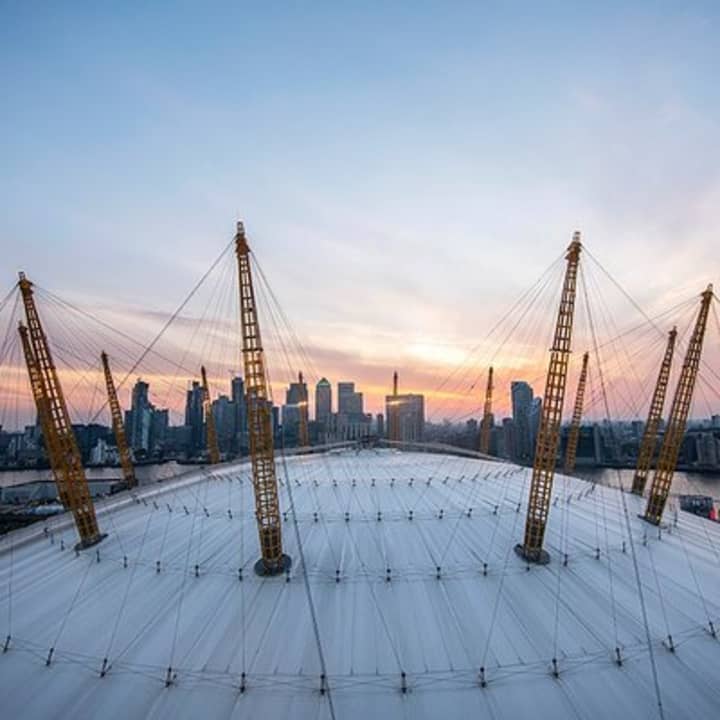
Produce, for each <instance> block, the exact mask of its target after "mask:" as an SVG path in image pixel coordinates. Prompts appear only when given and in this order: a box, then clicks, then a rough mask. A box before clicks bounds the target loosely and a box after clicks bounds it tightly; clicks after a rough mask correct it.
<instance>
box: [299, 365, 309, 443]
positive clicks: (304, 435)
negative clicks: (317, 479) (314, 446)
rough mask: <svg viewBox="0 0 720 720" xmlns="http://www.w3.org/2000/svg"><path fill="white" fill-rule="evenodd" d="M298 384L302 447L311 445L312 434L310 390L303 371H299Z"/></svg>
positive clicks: (300, 441)
mask: <svg viewBox="0 0 720 720" xmlns="http://www.w3.org/2000/svg"><path fill="white" fill-rule="evenodd" d="M298 385H299V390H300V401H299V402H298V416H299V428H298V430H299V432H298V444H299V445H300V447H307V446H308V445H310V436H309V434H308V392H307V385H306V384H305V381H304V380H303V374H302V372H299V373H298Z"/></svg>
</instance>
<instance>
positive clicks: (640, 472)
mask: <svg viewBox="0 0 720 720" xmlns="http://www.w3.org/2000/svg"><path fill="white" fill-rule="evenodd" d="M676 337H677V329H676V328H673V329H672V330H671V331H670V333H669V334H668V341H667V346H666V347H665V356H664V357H663V361H662V365H660V373H659V374H658V379H657V383H656V385H655V392H654V393H653V396H652V401H651V403H650V411H649V412H648V419H647V422H646V423H645V432H643V437H642V441H641V443H640V450H639V451H638V461H637V467H636V468H635V476H634V477H633V484H632V491H633V493H635V495H640V496H642V494H643V493H644V492H645V484H646V483H647V477H648V475H649V474H650V465H651V464H652V459H653V455H655V445H656V444H657V437H658V431H659V430H660V422H661V421H662V411H663V406H664V405H665V395H666V393H667V386H668V380H669V379H670V368H671V366H672V360H673V353H674V352H675V338H676Z"/></svg>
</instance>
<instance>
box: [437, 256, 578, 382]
mask: <svg viewBox="0 0 720 720" xmlns="http://www.w3.org/2000/svg"><path fill="white" fill-rule="evenodd" d="M564 256H565V253H564V252H563V253H562V254H561V255H560V256H558V257H557V258H556V259H555V260H554V261H553V262H552V263H551V264H550V265H549V266H548V267H547V268H546V269H545V270H544V271H543V272H542V274H541V275H540V276H539V277H538V279H537V280H536V281H535V282H534V283H533V284H532V285H531V286H530V287H529V288H528V289H527V290H525V291H524V292H523V293H522V294H521V295H520V296H519V297H518V298H517V300H515V302H514V303H513V304H512V305H511V306H510V308H509V309H508V310H507V312H506V313H505V314H504V315H502V316H501V317H500V319H499V320H497V321H496V322H495V323H494V324H493V326H492V327H491V328H490V330H489V331H488V333H487V334H486V335H485V337H484V338H483V340H482V341H481V342H479V343H477V344H476V345H475V346H474V347H473V348H472V349H471V350H470V351H469V352H468V354H467V356H466V358H465V360H464V361H463V363H462V364H461V365H459V366H458V367H457V368H456V369H454V370H453V371H452V372H451V373H450V374H449V375H448V376H447V377H445V378H444V379H443V380H442V381H441V382H440V384H439V385H438V386H437V387H436V388H435V390H434V393H438V392H440V390H442V389H443V388H444V387H445V386H446V385H447V383H448V382H449V381H450V380H451V379H452V377H453V375H455V374H456V373H457V372H458V371H460V370H462V369H464V368H466V366H468V365H469V363H470V360H471V359H472V357H473V355H474V354H475V353H476V352H477V350H478V349H479V348H481V347H482V346H483V344H484V343H485V342H486V341H488V340H489V339H490V338H491V337H492V336H493V335H494V333H495V332H496V331H497V330H498V328H499V327H501V326H502V324H503V323H504V322H505V321H506V320H507V319H508V318H509V317H511V316H512V315H513V313H515V311H516V310H517V309H518V308H519V307H520V306H521V305H522V303H524V302H525V300H526V299H527V298H528V297H530V296H531V295H532V293H533V292H535V290H536V287H537V286H538V285H540V284H541V283H542V282H543V281H545V282H547V280H546V279H545V278H546V276H547V275H549V274H551V273H552V272H553V271H554V270H555V269H556V268H557V267H558V266H560V265H561V264H562V263H563V261H564Z"/></svg>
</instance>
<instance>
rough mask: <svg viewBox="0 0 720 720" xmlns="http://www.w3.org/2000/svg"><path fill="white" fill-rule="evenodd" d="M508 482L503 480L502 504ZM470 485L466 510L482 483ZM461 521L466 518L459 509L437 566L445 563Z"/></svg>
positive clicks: (508, 480)
mask: <svg viewBox="0 0 720 720" xmlns="http://www.w3.org/2000/svg"><path fill="white" fill-rule="evenodd" d="M509 482H510V478H509V476H508V477H507V478H505V483H504V491H505V495H504V497H503V502H504V500H505V498H506V497H507V489H508V485H509ZM470 485H471V491H470V496H469V497H468V502H467V503H466V507H467V508H472V507H474V505H475V499H476V498H477V496H478V494H479V493H480V492H481V485H482V483H481V482H478V481H476V482H474V483H473V482H472V481H471V482H470ZM495 487H497V486H495ZM498 504H499V503H498ZM463 520H467V517H466V515H465V513H464V512H463V511H462V509H461V511H460V514H459V515H458V517H457V519H456V520H455V523H454V525H453V529H452V532H451V533H450V537H449V538H448V541H447V544H446V545H445V549H444V550H443V552H442V554H441V556H440V562H439V565H441V566H442V565H443V563H444V562H445V558H446V557H447V554H448V552H449V551H450V546H451V545H452V543H453V541H454V540H455V537H456V535H457V533H458V530H459V529H460V524H461V523H462V522H463ZM498 523H499V521H498ZM498 523H495V525H494V527H493V538H494V536H495V532H496V531H497V526H498Z"/></svg>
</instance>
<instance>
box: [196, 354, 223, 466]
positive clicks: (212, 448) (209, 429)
mask: <svg viewBox="0 0 720 720" xmlns="http://www.w3.org/2000/svg"><path fill="white" fill-rule="evenodd" d="M200 376H201V378H202V390H203V412H204V413H205V433H206V435H207V451H208V458H209V460H210V464H211V465H217V464H218V463H219V462H220V448H219V447H218V437H217V428H216V427H215V416H214V415H213V412H212V403H211V402H210V388H209V387H208V381H207V373H206V372H205V366H204V365H202V366H201V367H200Z"/></svg>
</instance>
